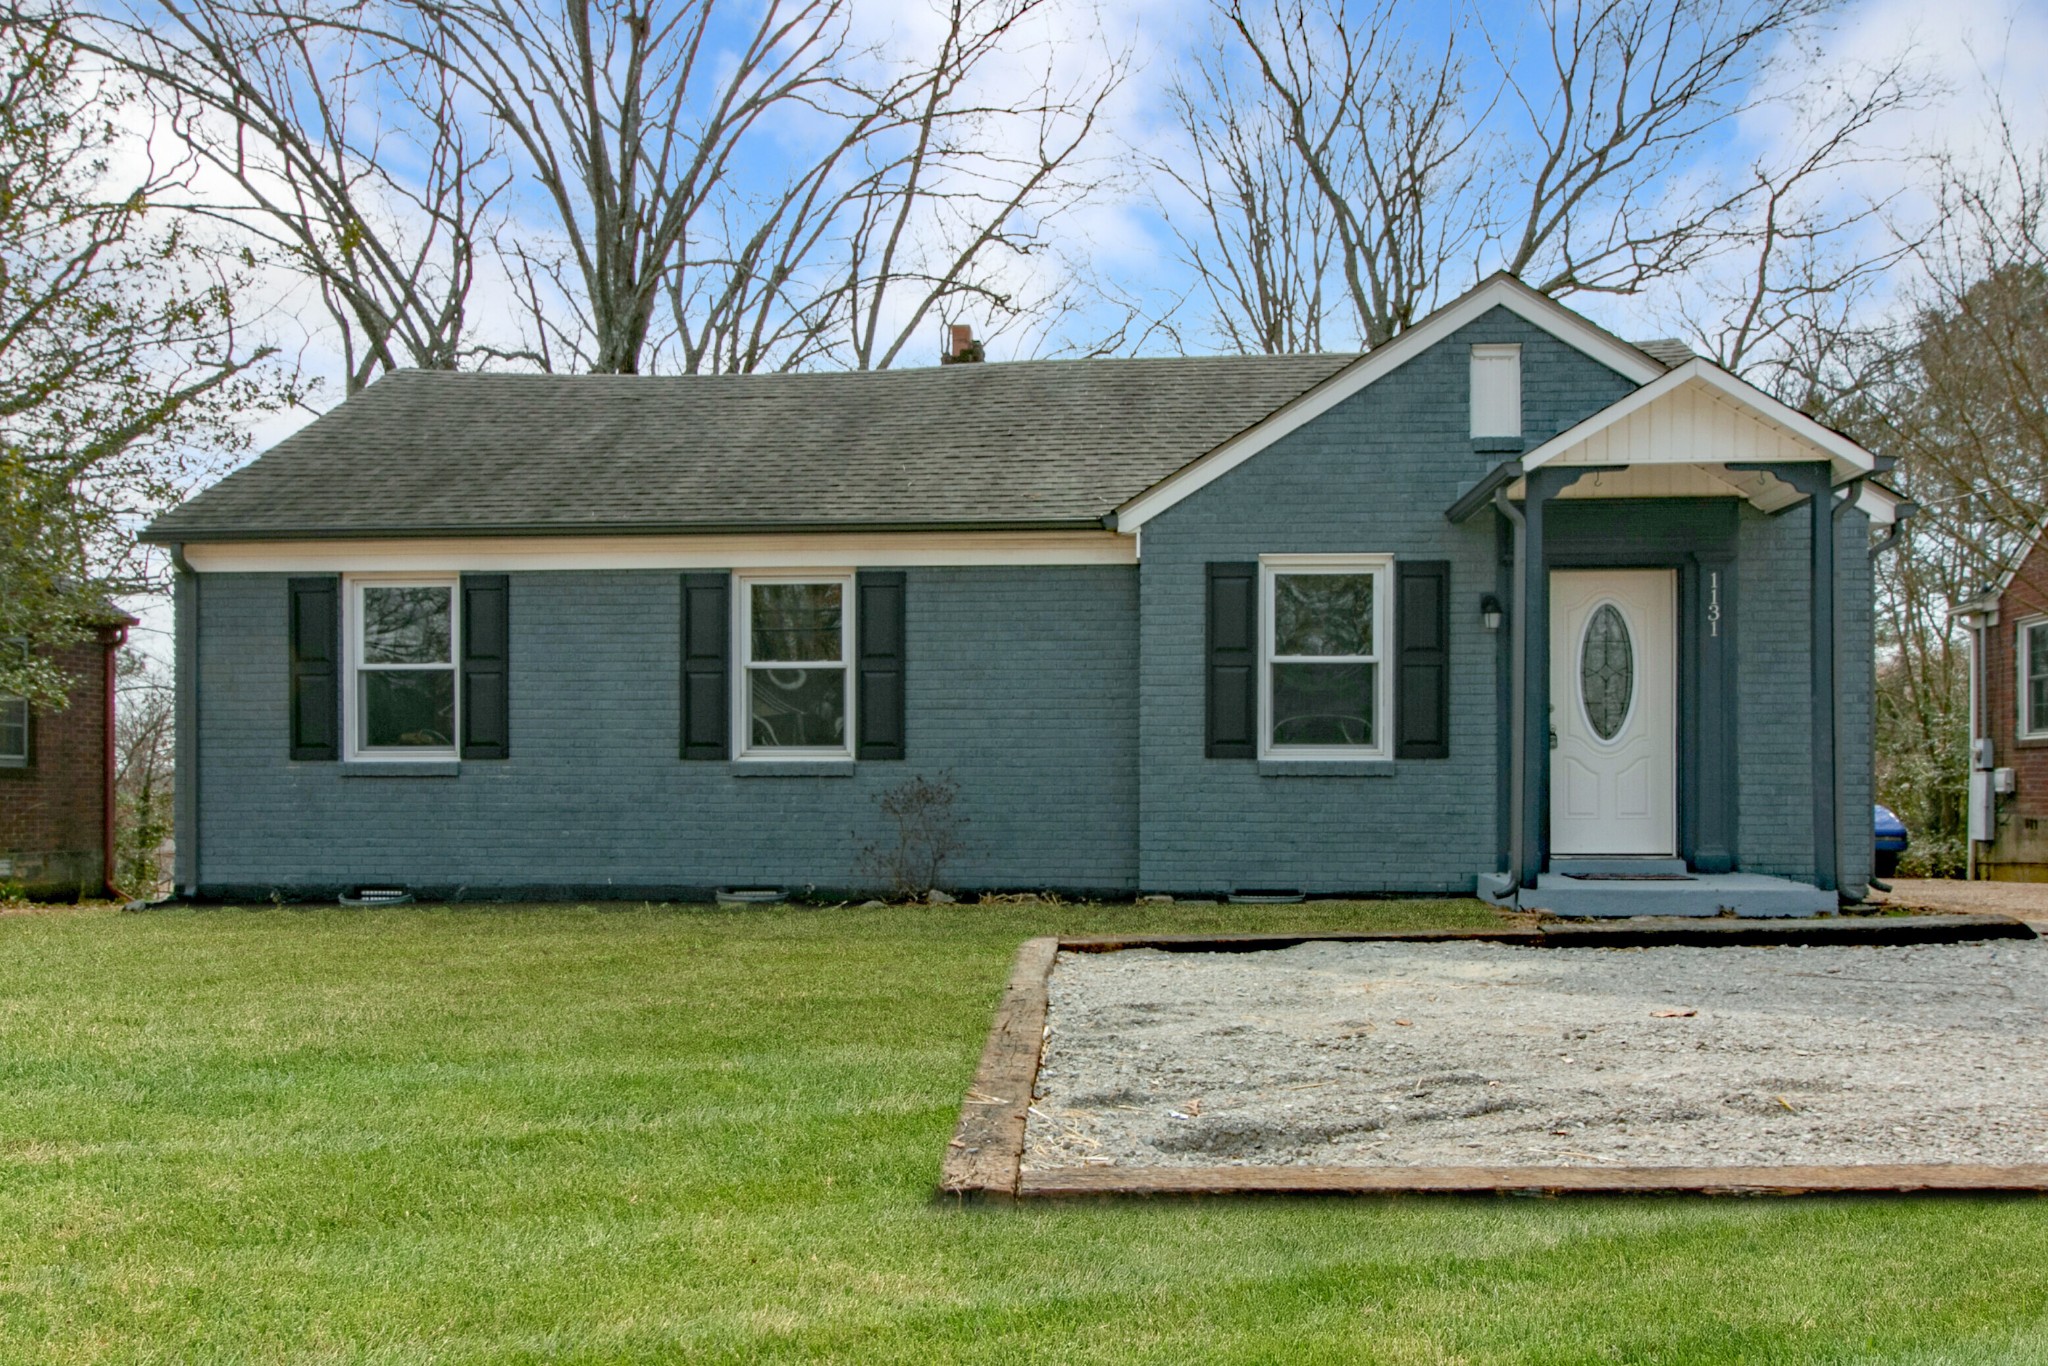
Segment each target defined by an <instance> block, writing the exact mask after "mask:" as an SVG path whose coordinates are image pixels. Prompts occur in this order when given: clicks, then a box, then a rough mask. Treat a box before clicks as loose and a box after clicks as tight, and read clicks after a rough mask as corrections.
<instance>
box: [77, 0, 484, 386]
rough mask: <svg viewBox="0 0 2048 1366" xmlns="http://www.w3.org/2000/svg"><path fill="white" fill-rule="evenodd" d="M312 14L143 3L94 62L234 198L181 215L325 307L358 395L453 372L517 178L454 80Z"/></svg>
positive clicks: (254, 0) (338, 17)
mask: <svg viewBox="0 0 2048 1366" xmlns="http://www.w3.org/2000/svg"><path fill="white" fill-rule="evenodd" d="M360 13H361V9H360V6H359V5H356V4H352V3H348V2H347V0H343V3H342V4H340V5H338V6H330V5H324V4H321V3H319V0H137V3H135V4H133V5H130V6H127V7H124V8H121V9H117V10H114V11H111V12H109V14H108V15H107V16H106V17H105V18H104V20H103V22H102V24H101V25H100V33H99V37H98V38H97V40H96V41H95V43H94V48H95V50H96V51H97V52H98V53H99V54H100V55H101V56H102V57H104V58H106V59H108V60H110V61H113V62H116V63H117V64H119V65H120V66H122V67H123V68H125V69H126V70H128V71H130V72H132V73H133V74H135V75H136V76H137V77H139V78H140V80H141V86H142V89H143V91H144V92H145V93H146V94H147V96H148V98H149V99H150V100H151V102H152V103H153V105H154V106H155V108H156V110H157V111H158V112H159V113H160V114H161V116H162V117H163V118H164V119H165V120H166V122H167V123H168V125H169V127H170V128H171V130H172V131H173V132H174V133H175V134H176V135H177V136H178V137H179V138H180V139H181V140H182V143H183V145H184V146H186V147H187V148H190V149H191V150H192V152H193V153H195V154H196V155H197V156H198V157H200V158H201V159H202V160H203V162H204V163H205V165H206V166H207V167H209V168H210V169H211V170H212V171H214V172H216V173H218V174H219V176H221V177H223V178H225V180H226V181H227V182H228V183H229V184H231V185H232V186H233V187H234V195H235V196H237V197H231V196H229V195H223V194H221V193H220V188H219V187H218V186H217V185H211V184H209V185H204V186H201V187H199V192H198V193H197V194H194V195H191V196H188V197H187V198H186V200H185V201H184V202H183V203H182V204H181V205H179V207H182V208H184V209H185V210H187V211H190V212H196V213H200V214H203V215H206V216H209V217H213V218H217V219H222V220H225V221H227V222H228V223H230V224H232V225H233V226H234V227H235V228H237V229H239V230H242V231H245V232H247V233H250V234H253V235H254V237H255V238H256V239H257V240H258V241H259V242H260V243H262V244H263V246H264V247H265V248H267V249H268V250H269V252H270V253H271V254H272V255H273V256H274V258H275V259H277V260H279V261H281V262H282V263H283V264H284V265H286V266H287V267H288V268H289V269H290V270H292V271H293V272H295V273H296V274H298V275H300V276H302V277H303V278H305V279H306V280H308V281H310V282H311V283H312V284H313V285H314V286H315V287H316V289H317V291H318V294H319V297H320V300H321V302H322V304H323V305H324V306H325V309H326V311H327V314H328V316H329V319H330V321H331V322H332V324H333V326H334V328H335V330H336V333H337V336H338V340H339V343H340V347H341V351H342V356H343V365H344V370H345V374H346V385H347V391H348V392H349V393H354V392H355V391H356V390H358V389H360V388H362V387H363V386H364V385H365V384H367V383H369V382H370V380H371V379H373V378H374V377H375V376H376V375H377V374H378V373H379V372H380V371H384V370H390V369H394V368H397V367H400V366H415V367H420V368H426V369H452V368H454V366H455V365H456V364H457V362H458V361H459V360H460V359H461V358H462V357H463V355H464V354H465V348H466V347H469V346H470V345H472V341H471V338H470V337H469V335H468V332H469V323H470V319H469V298H470V293H471V290H472V288H473V287H474V284H475V281H476V270H477V257H478V248H479V246H480V244H481V243H482V242H483V240H484V239H485V238H486V237H487V236H488V235H489V234H490V232H491V228H492V221H493V215H494V213H495V209H496V204H497V201H498V199H499V197H500V196H501V195H502V193H503V192H504V190H505V188H506V185H507V179H508V175H509V172H508V170H507V168H506V166H505V165H504V162H503V160H502V158H501V157H500V155H499V151H500V149H499V148H498V146H497V145H496V139H495V137H494V136H493V135H492V134H491V133H490V132H489V131H488V130H485V131H483V132H481V133H479V132H477V131H475V129H474V128H473V121H472V120H467V119H465V118H464V117H463V112H462V110H461V109H460V108H459V107H458V106H459V101H458V94H459V87H458V86H457V85H456V84H455V82H454V81H453V80H452V79H451V78H450V76H449V68H448V66H447V64H445V63H443V62H440V61H435V60H424V59H422V56H421V54H420V53H418V52H415V51H412V50H409V49H408V47H407V46H406V45H404V44H398V43H393V42H391V41H389V40H388V39H386V38H384V37H383V36H381V35H379V34H377V33H375V32H374V31H372V30H370V29H367V28H365V27H364V26H362V25H361V24H359V23H357V22H355V19H356V16H358V15H359V14H360Z"/></svg>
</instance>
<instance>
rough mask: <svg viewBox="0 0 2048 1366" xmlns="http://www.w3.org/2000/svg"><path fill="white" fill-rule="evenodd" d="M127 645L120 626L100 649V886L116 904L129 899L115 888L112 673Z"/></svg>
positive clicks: (114, 695) (124, 630)
mask: <svg viewBox="0 0 2048 1366" xmlns="http://www.w3.org/2000/svg"><path fill="white" fill-rule="evenodd" d="M127 643H128V628H127V627H126V626H123V627H120V628H119V629H118V630H116V631H115V633H114V634H113V635H111V636H109V637H107V638H106V639H105V640H104V641H103V642H102V643H101V646H100V667H101V670H102V671H103V672H104V673H105V674H106V680H107V682H106V698H105V705H104V706H102V707H101V709H100V710H101V712H102V714H103V719H104V726H103V735H102V737H101V738H102V742H103V744H102V757H103V759H104V763H103V764H102V765H101V767H102V770H103V771H102V774H101V777H102V779H103V782H102V784H101V787H100V885H101V887H102V888H103V889H104V890H105V892H106V894H107V895H108V896H109V897H112V898H113V899H114V900H116V901H126V900H127V899H128V896H127V893H125V892H123V891H122V890H121V889H120V888H119V887H117V886H116V885H114V800H115V798H114V785H115V784H114V777H115V763H114V749H115V745H116V737H115V730H114V708H115V706H116V704H117V703H118V701H119V693H118V691H117V690H116V689H115V686H114V671H115V667H116V661H117V659H118V654H117V652H118V651H119V650H120V648H121V647H122V646H123V645H126V644H127Z"/></svg>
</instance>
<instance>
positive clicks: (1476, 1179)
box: [1018, 1163, 2048, 1199]
mask: <svg viewBox="0 0 2048 1366" xmlns="http://www.w3.org/2000/svg"><path fill="white" fill-rule="evenodd" d="M1936 1191H1946V1192H1953V1193H1977V1194H2015V1193H2030V1194H2043V1193H2048V1165H2044V1164H2031V1165H2026V1166H2011V1167H1992V1166H1981V1165H1976V1164H1968V1163H1956V1164H1953V1165H1951V1164H1936V1163H1918V1164H1911V1165H1906V1164H1898V1165H1883V1166H1879V1165H1872V1166H1801V1167H1792V1166H1788V1167H1070V1168H1059V1169H1054V1170H1048V1171H1032V1172H1025V1173H1024V1174H1023V1179H1022V1181H1021V1183H1020V1186H1019V1190H1018V1194H1019V1195H1021V1196H1023V1197H1025V1198H1027V1199H1047V1198H1073V1197H1077V1196H1091V1195H1093V1196H1107V1195H1117V1196H1129V1195H1138V1196H1160V1195H1166V1196H1187V1195H1835V1194H1868V1195H1880V1194H1881V1195H1904V1194H1910V1193H1914V1192H1936Z"/></svg>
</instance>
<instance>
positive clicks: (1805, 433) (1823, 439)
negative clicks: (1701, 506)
mask: <svg viewBox="0 0 2048 1366" xmlns="http://www.w3.org/2000/svg"><path fill="white" fill-rule="evenodd" d="M1688 384H1700V385H1704V386H1705V387H1707V388H1708V389H1711V390H1713V391H1714V393H1715V394H1716V395H1717V396H1718V397H1721V398H1725V399H1727V400H1729V401H1730V402H1731V403H1733V404H1735V405H1736V406H1737V407H1739V408H1742V409H1745V410H1747V411H1748V412H1749V413H1750V414H1751V415H1752V416H1754V417H1756V418H1758V419H1760V420H1762V421H1764V422H1767V423H1769V424H1771V425H1772V426H1774V427H1777V428H1779V429H1781V430H1783V431H1784V432H1786V433H1787V434H1788V435H1790V436H1792V437H1794V438H1796V439H1797V440H1800V441H1803V442H1805V443H1806V444H1807V445H1809V446H1813V447H1815V448H1817V449H1818V450H1819V451H1820V452H1821V454H1823V455H1825V456H1826V457H1827V458H1828V460H1829V462H1830V464H1831V465H1832V466H1833V467H1834V468H1833V473H1834V482H1835V483H1837V484H1840V483H1846V482H1847V481H1849V480H1851V479H1854V478H1856V477H1857V476H1858V475H1863V474H1870V473H1872V472H1873V471H1874V470H1876V468H1877V457H1876V456H1874V455H1872V454H1871V453H1870V452H1869V451H1866V450H1864V449H1863V448H1862V447H1861V446H1859V445H1857V444H1856V443H1855V442H1853V441H1851V440H1850V439H1849V438H1848V437H1846V436H1843V435H1842V434H1841V433H1840V432H1837V431H1833V430H1830V429H1829V428H1827V427H1823V426H1822V425H1821V424H1820V423H1818V422H1815V421H1814V420H1813V419H1812V418H1810V417H1808V416H1807V415H1806V414H1804V413H1802V412H1800V411H1799V410H1798V409H1797V408H1791V407H1787V406H1786V405H1785V404H1783V403H1780V402H1778V400H1776V399H1774V398H1772V397H1771V396H1770V395H1769V394H1767V393H1765V392H1764V391H1763V390H1761V389H1759V388H1757V387H1756V386H1755V385H1753V384H1751V383H1749V382H1748V381H1747V380H1742V379H1738V378H1736V377H1735V376H1734V375H1731V374H1729V373H1728V372H1727V371H1726V370H1723V369H1722V368H1721V367H1720V366H1718V365H1715V364H1714V363H1713V362H1712V361H1708V360H1701V359H1698V358H1695V359H1693V360H1689V361H1687V362H1686V363H1685V364H1683V365H1681V366H1679V367H1678V368H1677V369H1676V370H1672V371H1670V372H1668V373H1666V374H1665V375H1663V376H1661V377H1660V378H1658V379H1655V380H1652V381H1651V382H1650V383H1648V384H1645V385H1644V386H1643V387H1642V388H1640V389H1638V390H1636V391H1635V392H1634V393H1632V394H1630V395H1628V396H1627V397H1626V398H1622V399H1618V400H1616V401H1615V402H1613V403H1610V404H1609V405H1607V406H1606V407H1605V408H1602V409H1601V410H1600V411H1599V412H1597V413H1594V414H1593V415H1592V416H1591V417H1589V418H1587V419H1586V420H1585V421H1583V422H1581V423H1579V424H1578V425H1577V426H1575V427H1571V428H1568V429H1566V430H1565V431H1562V432H1559V433H1558V434H1557V435H1556V436H1553V437H1552V438H1550V440H1548V441H1546V442H1544V443H1543V444H1542V445H1541V446H1538V447H1537V448H1536V449H1535V450H1533V451H1530V452H1529V453H1528V454H1527V455H1525V456H1523V457H1522V468H1524V469H1531V470H1533V469H1540V468H1541V467H1543V466H1544V465H1547V464H1550V463H1551V462H1552V461H1555V460H1557V459H1559V458H1561V457H1562V456H1563V455H1564V454H1565V453H1566V452H1567V451H1569V450H1571V449H1572V448H1573V447H1575V446H1578V445H1580V444H1581V443H1582V442H1584V441H1586V440H1587V439H1588V438H1590V437H1592V436H1594V435H1596V434H1598V433H1600V432H1602V431H1605V430H1606V429H1607V428H1609V427H1611V426H1613V425H1614V424H1615V423H1617V422H1620V421H1621V420H1622V419H1623V418H1626V417H1628V416H1630V415H1631V414H1633V413H1636V412H1639V411H1641V410H1642V409H1644V408H1647V407H1649V406H1650V405H1651V404H1653V403H1655V402H1657V400H1659V399H1661V398H1663V397H1665V396H1666V395H1668V394H1671V393H1674V392H1676V391H1677V390H1679V389H1681V388H1683V387H1684V386H1686V385H1688ZM1843 466H1847V467H1848V468H1847V469H1846V470H1844V469H1843V468H1842V467H1843Z"/></svg>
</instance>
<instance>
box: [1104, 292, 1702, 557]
mask: <svg viewBox="0 0 2048 1366" xmlns="http://www.w3.org/2000/svg"><path fill="white" fill-rule="evenodd" d="M1494 308H1505V309H1507V310H1508V311H1509V312H1510V313H1513V314H1514V315H1515V316H1516V317H1518V318H1520V319H1522V320H1523V321H1524V322H1526V323H1529V324H1530V325H1532V326H1534V327H1540V328H1542V329H1543V330H1544V331H1545V332H1548V333H1549V334H1550V335H1551V336H1553V337H1556V338H1557V339H1558V340H1559V341H1561V342H1564V343H1565V344H1566V345H1568V346H1571V347H1574V348H1576V349H1577V350H1579V351H1582V352H1584V353H1585V354H1586V355H1588V356H1590V357H1592V358H1593V359H1594V360H1596V361H1599V362H1600V363H1601V364H1602V365H1605V366H1606V367H1607V368H1608V369H1610V370H1613V371H1615V372H1616V373H1617V374H1620V375H1621V376H1622V377H1623V378H1625V379H1628V380H1631V381H1633V382H1635V383H1637V384H1648V383H1650V382H1651V381H1652V380H1654V379H1656V378H1658V377H1659V376H1661V375H1663V374H1664V373H1665V371H1664V367H1663V366H1662V365H1661V364H1659V363H1658V362H1657V361H1655V360H1652V359H1651V358H1650V357H1649V356H1647V355H1644V354H1643V353H1642V352H1641V351H1638V350H1636V348H1635V347H1633V346H1630V345H1629V344H1628V343H1627V342H1624V341H1622V340H1621V339H1620V338H1619V337H1616V336H1614V335H1612V334H1611V333H1608V332H1606V331H1604V330H1603V329H1601V328H1599V327H1596V326H1594V325H1593V324H1592V323H1590V322H1588V321H1586V319H1584V318H1581V317H1580V316H1579V315H1578V314H1576V313H1574V312H1572V311H1571V310H1570V309H1568V308H1566V307H1565V306H1564V305H1563V304H1560V303H1558V302H1557V301H1556V300H1554V299H1551V298H1549V297H1547V296H1545V295H1542V294H1538V293H1537V292H1536V291H1535V290H1533V289H1531V288H1529V287H1528V286H1527V285H1525V284H1523V283H1522V282H1521V281H1520V280H1517V279H1515V278H1514V277H1513V276H1511V275H1495V276H1492V277H1491V278H1489V279H1487V280H1485V281H1484V282H1482V283H1481V284H1480V285H1479V286H1478V287H1477V288H1475V289H1472V290H1470V291H1468V292H1467V293H1466V294H1464V295H1463V296H1462V297H1460V298H1458V299H1456V300H1453V301H1452V302H1451V303H1448V304H1445V305H1444V306H1443V307H1442V308H1440V309H1438V310H1437V311H1436V312H1434V313H1432V314H1430V315H1429V316H1428V317H1427V318H1425V319H1423V320H1422V321H1421V322H1419V323H1417V324H1416V325H1415V326H1413V327H1411V328H1409V329H1408V330H1407V331H1406V332H1403V333H1402V334H1401V335H1400V336H1398V337H1396V338H1394V339H1393V340H1392V341H1390V342H1387V343H1386V344H1385V345H1383V346H1379V347H1375V348H1374V349H1373V350H1371V351H1368V352H1366V354H1365V355H1363V356H1360V357H1359V358H1358V359H1357V360H1356V361H1353V362H1352V363H1351V364H1350V365H1347V366H1345V367H1344V368H1343V369H1342V370H1339V371H1338V372H1337V373H1336V374H1334V375H1332V376H1330V378H1328V379H1326V380H1324V381H1323V382H1322V383H1321V384H1319V385H1317V386H1316V387H1315V388H1313V389H1311V390H1309V391H1308V392H1307V393H1305V394H1303V395H1301V396H1300V397H1298V398H1296V399H1294V400H1293V401H1291V402H1289V403H1287V404H1286V405H1284V406H1282V407H1281V408H1279V409H1278V410H1276V411H1275V412H1273V413H1272V414H1271V415H1270V416H1267V417H1265V418H1262V419H1260V421H1259V422H1257V423H1256V424H1254V425H1253V426H1251V427H1248V428H1246V429H1245V430H1244V431H1242V432H1240V433H1238V435H1236V436H1234V437H1232V438H1231V439H1230V440H1228V441H1226V442H1224V443H1223V444H1222V445H1220V446H1218V447H1217V448H1216V449H1215V450H1213V451H1210V452H1209V453H1208V454H1207V455H1204V456H1202V457H1201V458H1200V459H1198V460H1196V461H1194V462H1193V463H1191V464H1188V465H1184V466H1182V467H1181V468H1180V469H1179V470H1177V471H1176V472H1174V473H1173V474H1170V475H1168V476H1167V477H1166V478H1165V479H1163V480H1161V481H1160V482H1159V483H1157V484H1154V485H1153V486H1152V487H1151V488H1149V489H1147V490H1145V491H1144V492H1143V493H1141V494H1139V495H1138V496H1137V497H1135V498H1133V499H1131V500H1130V501H1128V502H1126V503H1125V504H1124V505H1123V506H1121V507H1119V508H1118V509H1117V510H1116V511H1115V513H1114V514H1112V515H1113V516H1114V517H1115V519H1116V529H1117V530H1118V531H1126V532H1128V531H1135V530H1136V529H1137V528H1139V527H1141V526H1143V525H1144V524H1145V523H1147V522H1149V521H1151V520H1152V519H1153V518H1154V517H1157V516H1158V515H1159V514H1160V513H1162V512H1164V511H1166V510H1167V509H1168V508H1170V507H1172V506H1173V505H1174V504H1176V503H1178V502H1180V501H1181V500H1182V499H1183V498H1186V497H1188V496H1189V495H1190V494H1193V493H1195V492H1197V491H1199V490H1201V489H1204V488H1207V487H1208V486H1209V485H1210V484H1212V483H1214V482H1215V481H1216V480H1218V479H1221V478H1222V477H1223V476H1224V475H1226V474H1228V473H1230V472H1231V471H1232V470H1234V469H1236V468H1237V467H1238V466H1239V465H1242V464H1243V463H1244V462H1245V461H1247V460H1249V459H1251V458H1252V457H1253V456H1255V455H1257V454H1258V453H1259V452H1260V451H1262V450H1264V449H1266V447H1268V446H1270V445H1272V444H1273V443H1274V442H1275V441H1278V440H1279V439H1280V438H1281V437H1283V436H1286V435H1287V434H1288V433H1290V432H1293V431H1296V430H1298V429H1300V428H1301V427H1303V426H1306V425H1307V424H1308V423H1310V422H1313V421H1314V420H1315V419H1316V418H1318V417H1321V416H1322V415H1323V414H1324V413H1327V412H1329V411H1330V409H1332V408H1334V407H1336V406H1337V405H1338V404H1339V403H1342V402H1343V401H1344V400H1345V399H1347V398H1350V397H1351V396H1352V395H1353V394H1356V393H1357V392H1358V391H1359V390H1361V389H1363V388H1365V387H1366V386H1367V385H1369V384H1371V383H1373V382H1374V381H1375V380H1379V379H1382V378H1384V377H1385V376H1387V375H1388V374H1390V373H1391V372H1393V371H1394V370H1396V369H1398V368H1399V367H1400V366H1402V365H1405V364H1407V363H1408V362H1409V361H1410V360H1413V359H1414V358H1415V357H1417V356H1419V355H1421V354H1422V353H1423V352H1425V351H1427V350H1428V349H1429V348H1430V347H1432V346H1435V345H1436V344H1437V343H1438V342H1440V341H1442V340H1444V339H1445V338H1446V337H1448V336H1450V335H1451V334H1452V333H1453V332H1456V331H1457V330H1458V329H1459V328H1461V327H1464V326H1465V325H1466V324H1468V323H1470V322H1473V321H1475V320H1476V319H1478V318H1479V317H1480V316H1481V315H1483V314H1485V313H1486V312H1487V311H1489V310H1490V309H1494Z"/></svg>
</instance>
